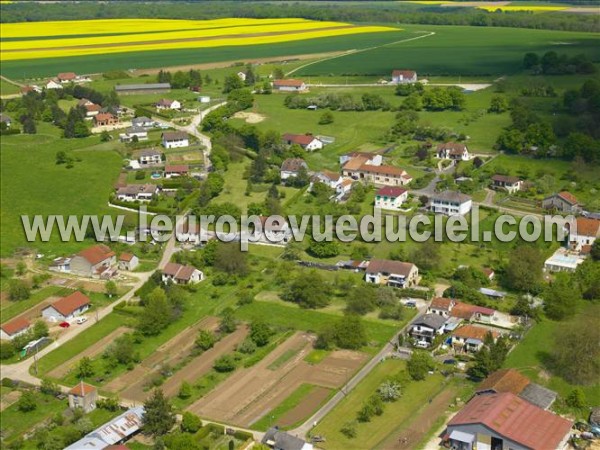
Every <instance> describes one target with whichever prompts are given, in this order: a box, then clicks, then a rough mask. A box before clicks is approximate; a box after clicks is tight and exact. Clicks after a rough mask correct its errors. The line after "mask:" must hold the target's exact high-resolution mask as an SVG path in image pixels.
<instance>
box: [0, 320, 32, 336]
mask: <svg viewBox="0 0 600 450" xmlns="http://www.w3.org/2000/svg"><path fill="white" fill-rule="evenodd" d="M31 326H32V325H31V322H29V320H27V319H26V318H25V317H17V318H15V319H13V320H11V321H9V322H6V323H3V324H2V325H1V326H0V339H2V340H9V341H12V340H13V339H14V338H16V337H17V336H21V335H22V334H25V333H27V332H28V331H29V330H30V329H31Z"/></svg>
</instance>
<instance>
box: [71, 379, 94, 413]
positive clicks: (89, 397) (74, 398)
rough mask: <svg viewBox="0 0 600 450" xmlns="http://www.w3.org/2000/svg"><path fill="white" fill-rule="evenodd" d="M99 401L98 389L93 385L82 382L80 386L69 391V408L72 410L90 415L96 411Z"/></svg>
mask: <svg viewBox="0 0 600 450" xmlns="http://www.w3.org/2000/svg"><path fill="white" fill-rule="evenodd" d="M97 401H98V389H96V388H95V387H94V386H92V385H91V384H87V383H84V382H83V381H80V382H79V384H78V385H76V386H75V387H73V389H71V390H70V391H69V408H71V409H72V410H75V409H82V410H83V411H84V412H86V413H89V412H90V411H93V410H94V409H96V402H97Z"/></svg>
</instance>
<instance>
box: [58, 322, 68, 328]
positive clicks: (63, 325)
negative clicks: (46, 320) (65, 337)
mask: <svg viewBox="0 0 600 450" xmlns="http://www.w3.org/2000/svg"><path fill="white" fill-rule="evenodd" d="M58 326H59V327H61V328H69V327H70V326H71V324H70V323H69V322H61V323H59V324H58Z"/></svg>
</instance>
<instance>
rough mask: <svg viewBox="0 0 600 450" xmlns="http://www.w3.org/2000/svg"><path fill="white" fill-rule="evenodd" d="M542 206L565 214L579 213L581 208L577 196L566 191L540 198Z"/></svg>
mask: <svg viewBox="0 0 600 450" xmlns="http://www.w3.org/2000/svg"><path fill="white" fill-rule="evenodd" d="M542 208H544V209H550V210H553V211H556V212H562V213H567V214H579V213H580V212H581V210H582V207H581V205H580V204H579V201H578V200H577V198H576V197H575V196H574V195H573V194H571V193H570V192H567V191H563V192H559V193H558V194H553V195H551V196H549V197H546V198H545V199H544V200H542Z"/></svg>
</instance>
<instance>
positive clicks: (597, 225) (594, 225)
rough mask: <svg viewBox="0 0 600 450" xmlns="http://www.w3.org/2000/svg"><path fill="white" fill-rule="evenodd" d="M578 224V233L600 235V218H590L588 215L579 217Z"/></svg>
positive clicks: (581, 234)
mask: <svg viewBox="0 0 600 450" xmlns="http://www.w3.org/2000/svg"><path fill="white" fill-rule="evenodd" d="M576 225H577V229H576V232H577V233H576V234H577V235H579V236H590V237H600V220H597V219H588V218H587V217H578V218H577V223H576Z"/></svg>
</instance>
